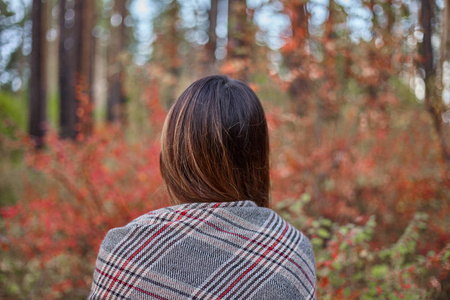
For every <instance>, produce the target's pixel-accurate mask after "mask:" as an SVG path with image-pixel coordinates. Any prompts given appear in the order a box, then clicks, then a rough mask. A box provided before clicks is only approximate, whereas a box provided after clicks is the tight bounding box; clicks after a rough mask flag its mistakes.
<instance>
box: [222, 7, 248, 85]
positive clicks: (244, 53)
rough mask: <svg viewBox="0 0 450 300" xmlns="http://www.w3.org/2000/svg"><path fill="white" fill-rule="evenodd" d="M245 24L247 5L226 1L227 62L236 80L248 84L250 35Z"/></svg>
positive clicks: (246, 23)
mask: <svg viewBox="0 0 450 300" xmlns="http://www.w3.org/2000/svg"><path fill="white" fill-rule="evenodd" d="M250 26H251V25H250V24H248V22H247V4H246V2H245V1H241V0H229V1H228V54H227V60H228V63H229V64H230V65H231V69H232V70H233V74H232V75H233V76H234V77H236V79H240V80H242V81H245V82H248V80H249V67H250V66H249V64H250V52H251V46H252V45H251V43H250V41H249V36H250V35H251V34H252V31H251V30H250V29H251V28H250Z"/></svg>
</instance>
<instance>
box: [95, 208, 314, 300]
mask: <svg viewBox="0 0 450 300" xmlns="http://www.w3.org/2000/svg"><path fill="white" fill-rule="evenodd" d="M315 286H316V272H315V261H314V254H313V252H312V248H311V244H310V242H309V240H308V239H307V238H306V237H305V236H304V235H303V234H302V233H301V232H300V231H298V230H296V229H295V228H294V227H292V226H291V225H289V224H288V223H287V222H286V221H284V220H283V219H282V218H281V217H280V216H278V215H277V214H276V213H275V212H274V211H273V210H271V209H268V208H262V207H258V206H257V205H256V204H255V203H254V202H252V201H248V200H247V201H238V202H219V203H190V204H181V205H176V206H171V207H168V208H163V209H159V210H155V211H152V212H149V213H147V214H145V215H143V216H140V217H139V218H137V219H135V220H134V221H132V222H131V223H129V224H128V225H126V226H124V227H120V228H115V229H112V230H110V231H109V232H108V234H107V235H106V237H105V239H104V241H103V243H102V245H101V247H100V251H99V254H98V258H97V263H96V266H95V271H94V281H93V284H92V289H91V294H90V296H89V299H315Z"/></svg>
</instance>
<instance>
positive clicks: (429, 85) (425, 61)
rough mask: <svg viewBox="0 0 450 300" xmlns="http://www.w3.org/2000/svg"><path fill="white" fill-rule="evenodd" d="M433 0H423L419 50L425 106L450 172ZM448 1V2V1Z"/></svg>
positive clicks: (449, 152)
mask: <svg viewBox="0 0 450 300" xmlns="http://www.w3.org/2000/svg"><path fill="white" fill-rule="evenodd" d="M432 1H433V0H421V4H422V7H421V13H420V25H421V26H422V30H423V41H422V44H421V45H420V48H419V51H420V55H421V59H420V67H422V68H423V70H424V71H425V78H424V81H425V106H426V108H427V110H428V112H429V113H430V116H431V118H432V120H433V124H434V128H435V130H436V133H437V135H438V138H439V142H440V145H441V152H442V157H443V159H444V161H445V163H446V166H447V170H448V171H449V172H450V149H449V148H448V145H447V143H448V142H447V137H446V135H445V131H446V128H444V126H445V123H443V122H442V117H441V114H442V112H443V103H442V101H441V98H440V97H438V95H437V94H436V85H435V83H436V69H435V67H434V64H433V48H432V44H431V37H432V34H433V31H432V24H431V20H432V18H433V7H435V4H434V3H433V2H432ZM447 3H448V2H447Z"/></svg>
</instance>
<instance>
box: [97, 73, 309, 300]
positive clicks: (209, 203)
mask: <svg viewBox="0 0 450 300" xmlns="http://www.w3.org/2000/svg"><path fill="white" fill-rule="evenodd" d="M160 168H161V174H162V177H163V179H164V182H165V184H166V187H167V190H168V193H169V195H170V198H171V200H172V201H173V204H177V205H174V206H171V207H168V208H163V209H159V210H156V211H152V212H150V213H148V214H145V215H143V216H141V217H139V218H137V219H135V220H134V221H132V222H131V223H129V224H128V225H126V226H124V227H121V228H116V229H112V230H110V231H109V232H108V234H107V235H106V237H105V240H104V241H103V243H102V245H101V247H100V251H99V255H98V259H97V263H96V268H95V272H94V281H93V284H92V290H91V295H90V299H116V298H117V299H125V298H126V299H314V298H315V284H316V275H315V262H314V255H313V252H312V248H311V244H310V242H309V241H308V239H307V238H306V237H305V236H304V235H303V234H302V233H301V232H299V231H297V230H296V229H295V228H293V227H292V226H290V225H289V224H288V223H287V222H286V221H284V220H283V219H282V218H281V217H279V216H278V215H277V214H276V213H275V212H274V211H272V210H271V209H269V208H267V206H268V201H269V185H270V183H269V137H268V129H267V122H266V118H265V115H264V110H263V108H262V106H261V103H260V101H259V99H258V97H257V96H256V95H255V93H254V92H253V91H252V90H251V89H250V88H249V87H248V86H247V85H245V84H244V83H243V82H241V81H238V80H233V79H230V78H228V77H226V76H209V77H205V78H202V79H200V80H198V81H196V82H194V83H193V84H192V85H191V86H190V87H188V88H187V89H186V91H184V92H183V94H182V95H181V96H180V97H179V98H178V100H177V101H176V102H175V104H174V105H173V107H172V108H171V110H170V112H169V114H168V116H167V118H166V121H165V124H164V128H163V134H162V147H161V156H160Z"/></svg>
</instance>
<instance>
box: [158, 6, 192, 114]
mask: <svg viewBox="0 0 450 300" xmlns="http://www.w3.org/2000/svg"><path fill="white" fill-rule="evenodd" d="M179 12H180V3H179V2H178V1H176V0H172V1H170V2H169V3H167V5H166V6H165V7H164V8H163V10H162V12H161V14H160V15H159V16H158V18H156V19H155V22H154V24H155V33H156V41H155V47H154V51H153V53H154V55H153V61H154V65H155V66H156V68H155V69H156V70H160V71H159V72H160V73H159V74H158V75H160V77H161V87H162V88H161V90H162V97H163V99H164V103H165V105H166V106H167V107H169V106H170V105H171V104H172V103H173V102H174V101H175V99H176V87H177V85H178V82H179V78H180V75H181V71H182V65H183V60H184V57H183V56H182V55H181V53H180V51H179V50H180V49H182V48H186V46H187V44H186V43H185V40H184V30H183V29H180V28H179V24H180V15H179Z"/></svg>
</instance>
